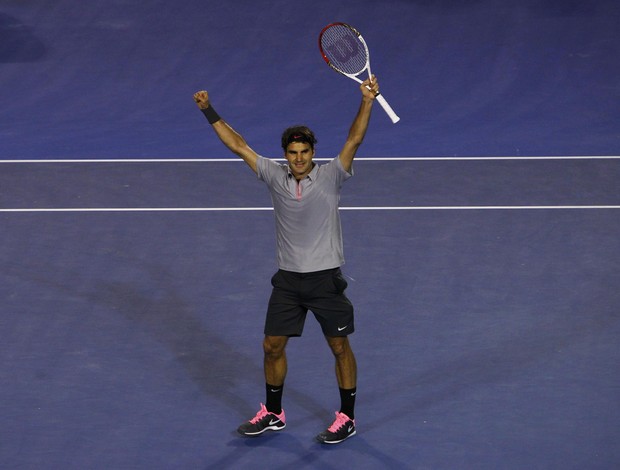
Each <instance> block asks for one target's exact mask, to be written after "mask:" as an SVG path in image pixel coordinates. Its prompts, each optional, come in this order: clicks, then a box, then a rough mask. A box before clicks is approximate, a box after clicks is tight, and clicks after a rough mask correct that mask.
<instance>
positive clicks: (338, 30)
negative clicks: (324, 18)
mask: <svg viewBox="0 0 620 470" xmlns="http://www.w3.org/2000/svg"><path fill="white" fill-rule="evenodd" d="M319 49H320V50H321V55H322V56H323V59H325V62H327V65H329V66H330V67H331V68H332V69H334V70H335V71H336V72H338V73H341V74H342V75H344V76H345V77H349V78H350V79H352V80H355V81H356V82H358V83H362V80H360V79H359V78H358V75H361V74H362V73H363V72H364V70H367V71H368V77H371V76H372V73H371V72H370V53H369V52H368V46H367V45H366V41H364V38H363V37H362V35H361V34H360V32H359V31H358V30H357V29H355V28H354V27H353V26H349V25H348V24H346V23H332V24H329V25H327V26H325V28H323V31H321V34H320V35H319ZM377 101H378V102H379V104H380V105H381V107H382V108H383V109H384V110H385V112H386V113H387V115H388V116H389V117H390V119H391V120H392V122H393V123H397V122H398V121H400V118H399V117H398V116H397V115H396V113H395V112H394V110H393V109H392V107H391V106H390V105H389V104H388V102H387V101H385V98H384V97H383V96H382V95H377Z"/></svg>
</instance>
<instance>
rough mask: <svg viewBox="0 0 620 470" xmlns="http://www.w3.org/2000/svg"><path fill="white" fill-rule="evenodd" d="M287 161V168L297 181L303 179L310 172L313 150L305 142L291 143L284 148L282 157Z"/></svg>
mask: <svg viewBox="0 0 620 470" xmlns="http://www.w3.org/2000/svg"><path fill="white" fill-rule="evenodd" d="M284 156H285V157H286V159H287V160H288V166H289V167H290V169H291V172H292V173H293V176H294V177H295V178H296V179H297V180H300V179H303V178H305V177H306V176H308V173H310V172H311V171H312V157H314V150H313V149H312V146H311V145H310V144H308V143H305V142H291V143H290V144H288V146H287V147H286V153H285V155H284Z"/></svg>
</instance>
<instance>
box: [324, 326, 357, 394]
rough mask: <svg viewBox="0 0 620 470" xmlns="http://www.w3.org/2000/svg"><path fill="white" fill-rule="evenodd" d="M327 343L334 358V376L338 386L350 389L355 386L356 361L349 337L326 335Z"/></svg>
mask: <svg viewBox="0 0 620 470" xmlns="http://www.w3.org/2000/svg"><path fill="white" fill-rule="evenodd" d="M326 339H327V343H328V344H329V347H330V348H331V350H332V353H333V354H334V357H335V359H336V378H337V379H338V386H339V387H340V388H343V389H352V388H355V387H356V386H357V363H356V362H355V356H354V354H353V350H352V349H351V345H350V344H349V339H348V338H347V337H346V336H344V337H327V336H326Z"/></svg>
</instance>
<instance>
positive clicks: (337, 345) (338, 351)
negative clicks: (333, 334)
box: [327, 336, 351, 357]
mask: <svg viewBox="0 0 620 470" xmlns="http://www.w3.org/2000/svg"><path fill="white" fill-rule="evenodd" d="M327 343H328V344H329V347H330V349H331V350H332V353H333V354H334V356H336V357H341V356H343V355H345V354H349V353H350V352H351V347H350V346H349V340H348V339H347V337H346V336H345V337H342V338H327Z"/></svg>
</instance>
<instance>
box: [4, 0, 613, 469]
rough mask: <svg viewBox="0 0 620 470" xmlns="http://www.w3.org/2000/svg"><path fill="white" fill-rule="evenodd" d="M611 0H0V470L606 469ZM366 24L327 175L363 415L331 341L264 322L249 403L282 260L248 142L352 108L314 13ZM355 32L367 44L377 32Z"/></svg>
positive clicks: (315, 329) (333, 130)
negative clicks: (345, 161) (355, 144)
mask: <svg viewBox="0 0 620 470" xmlns="http://www.w3.org/2000/svg"><path fill="white" fill-rule="evenodd" d="M619 13H620V8H618V6H617V5H616V4H615V3H614V2H611V1H595V2H589V3H588V4H582V3H580V2H573V1H565V2H558V1H552V0H547V1H542V2H525V3H522V4H520V5H516V6H515V5H506V4H504V3H501V2H498V1H491V0H480V1H475V2H458V3H457V2H439V1H438V2H423V1H411V2H406V1H402V0H390V1H387V2H381V3H373V2H367V1H362V2H361V3H360V2H358V3H353V2H347V1H340V2H325V1H319V2H315V3H314V4H313V5H312V8H310V7H308V5H306V4H305V3H302V2H298V1H289V2H279V1H276V2H271V3H269V4H268V5H262V4H260V3H252V2H247V1H233V2H229V3H226V4H220V5H206V4H204V2H197V1H193V0H192V1H189V2H185V3H184V4H183V5H173V4H169V3H166V2H160V1H154V2H151V3H150V4H149V5H146V4H145V5H142V4H132V3H130V2H124V1H109V2H103V3H101V2H100V3H95V2H81V3H80V4H79V5H77V4H75V2H71V1H69V0H60V1H57V2H53V3H50V2H47V1H33V2H27V3H22V2H0V37H1V38H3V41H2V42H1V43H0V67H2V76H1V78H0V80H1V81H2V83H3V86H2V87H1V88H0V99H1V100H2V103H3V112H2V113H1V115H0V331H1V332H2V335H1V336H2V341H0V358H1V360H0V378H1V379H2V386H1V387H0V420H1V421H2V423H3V426H2V427H1V431H0V467H2V468H7V469H8V468H11V469H84V468H91V469H110V468H118V469H149V470H150V469H171V468H175V469H176V468H179V469H211V468H214V469H215V468H231V469H236V468H247V467H259V468H278V469H285V468H320V469H332V468H333V469H336V468H343V467H345V466H346V467H348V468H359V469H381V468H386V469H497V468H502V469H522V468H539V469H559V468H561V469H583V468H588V469H612V468H617V467H618V466H619V465H620V447H619V446H618V440H619V437H620V433H619V431H618V429H620V426H619V425H620V400H619V398H620V375H619V373H620V370H619V368H618V364H620V347H619V346H618V345H619V344H620V317H619V311H620V294H619V292H620V291H619V289H618V285H620V250H619V245H618V239H619V235H620V217H619V210H620V191H618V181H619V180H620V158H619V157H618V149H619V148H620V146H619V143H620V133H619V132H618V131H619V128H618V122H620V115H619V113H618V109H617V99H618V93H619V89H618V85H617V74H618V72H619V71H620V67H619V62H618V57H619V56H618V48H619V45H620V43H619V41H618V39H619V38H618V32H617V31H616V30H617V28H616V24H617V19H618V16H619ZM336 20H340V21H348V22H350V23H352V24H354V25H355V26H357V27H358V28H359V29H360V30H361V31H362V33H363V34H364V36H365V38H366V40H367V41H368V43H369V47H370V49H371V57H373V59H372V60H373V69H374V71H375V72H376V73H377V75H378V76H379V78H380V80H381V87H382V91H383V93H384V94H385V96H386V98H387V99H388V100H389V101H390V104H392V106H393V107H394V109H395V110H396V111H397V112H398V114H399V115H400V116H401V118H402V120H401V122H399V123H398V124H396V125H393V124H391V122H390V121H389V119H388V118H387V116H385V115H384V114H383V112H382V110H381V109H380V108H379V107H376V109H375V110H374V111H373V117H372V122H371V126H370V129H369V131H368V136H367V139H366V141H365V142H364V144H363V146H362V148H361V149H360V152H359V154H358V155H359V157H358V159H356V162H355V165H354V168H355V176H354V177H353V178H352V179H350V180H349V181H347V182H346V183H345V186H344V189H343V193H342V199H341V217H342V224H343V230H344V239H345V256H346V264H345V265H344V267H343V272H344V274H345V276H346V278H347V280H348V282H349V288H348V290H347V293H348V295H349V297H350V298H351V300H352V301H353V303H354V305H355V308H356V332H355V334H354V335H352V336H351V343H352V346H353V349H354V351H355V353H356V356H357V361H358V366H359V383H358V398H357V406H356V420H357V428H358V434H357V435H356V436H355V437H353V438H352V439H349V440H347V441H346V442H344V443H342V444H340V445H337V446H322V445H320V444H318V443H316V442H314V440H313V438H314V436H315V435H316V434H317V433H318V432H319V431H321V430H323V429H324V427H325V426H326V425H327V424H329V422H331V420H332V419H333V412H334V411H335V410H336V409H337V406H338V389H337V384H336V381H335V378H334V374H333V358H332V355H331V353H330V351H329V349H328V347H327V346H326V344H325V341H324V339H323V338H322V336H321V332H320V329H319V326H318V324H317V323H316V322H315V321H314V320H313V318H312V317H309V318H308V321H307V324H306V329H305V331H304V335H303V337H302V338H295V339H292V340H291V342H290V343H289V346H288V350H287V351H288V358H289V374H288V376H287V381H286V388H285V394H284V402H283V405H284V408H285V409H286V414H287V418H288V421H287V428H286V429H285V430H284V431H282V432H280V433H273V434H270V435H265V436H263V437H261V438H257V439H245V438H241V437H239V436H238V435H237V434H236V432H235V430H236V428H237V426H238V425H239V424H240V423H241V422H242V421H244V420H246V419H248V418H249V417H251V416H253V415H254V413H255V412H256V410H257V409H258V404H259V403H260V402H261V401H263V400H264V379H263V374H262V360H263V358H262V349H261V341H262V328H263V321H264V313H265V308H266V304H267V299H268V296H269V293H270V290H271V285H270V283H269V279H270V277H271V275H272V274H273V273H274V271H275V270H276V263H275V240H274V221H273V211H272V210H271V201H270V199H269V194H268V192H267V190H266V189H265V188H264V187H263V184H262V183H261V182H259V181H258V180H257V179H256V177H255V175H254V174H253V173H252V171H251V170H249V169H248V168H247V167H246V165H245V164H244V163H243V162H241V161H238V160H235V159H234V158H232V157H231V156H230V155H228V154H227V153H226V149H225V148H224V147H223V146H222V145H221V143H219V142H218V141H217V139H216V138H215V136H214V135H213V133H212V131H211V130H210V129H209V128H208V124H207V123H206V121H205V120H204V118H203V117H202V115H201V114H200V112H199V111H198V110H197V109H196V107H195V104H194V103H193V102H192V99H191V95H192V93H193V92H194V91H195V90H196V89H200V88H205V89H208V90H209V91H210V93H211V95H212V99H213V100H214V102H217V107H218V111H219V112H220V114H222V116H223V117H225V118H226V119H227V120H229V121H230V123H231V124H232V125H233V127H235V128H236V129H238V130H239V131H240V132H241V133H242V134H243V135H244V136H245V137H246V139H247V140H248V142H250V144H251V145H252V147H253V148H255V149H256V150H257V151H259V152H260V153H262V154H264V155H265V156H269V157H273V158H279V157H280V156H281V151H280V150H279V141H278V140H279V135H280V132H281V131H282V129H283V128H284V127H286V126H287V125H289V124H296V123H298V122H305V123H307V124H308V125H309V126H310V127H312V128H313V129H314V130H315V132H316V134H317V136H318V138H319V143H318V146H317V157H319V159H318V162H319V163H323V162H325V160H326V159H329V158H333V157H334V156H335V155H336V154H337V152H338V151H339V149H340V146H341V145H342V143H343V140H344V137H345V135H346V131H347V128H348V125H349V124H350V122H351V120H352V118H353V114H354V112H355V110H356V107H357V102H358V99H359V95H358V94H357V93H358V92H357V87H356V85H354V84H353V82H351V81H349V80H347V79H346V78H344V77H341V76H338V75H337V74H335V73H333V72H331V71H330V70H329V69H328V68H327V67H326V66H325V65H324V64H323V63H322V59H321V58H320V55H319V54H318V48H317V45H316V37H317V35H318V32H319V31H320V29H321V28H322V27H323V26H325V24H327V23H329V22H331V21H336ZM375 57H376V58H375Z"/></svg>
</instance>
